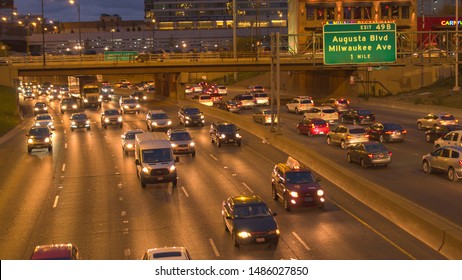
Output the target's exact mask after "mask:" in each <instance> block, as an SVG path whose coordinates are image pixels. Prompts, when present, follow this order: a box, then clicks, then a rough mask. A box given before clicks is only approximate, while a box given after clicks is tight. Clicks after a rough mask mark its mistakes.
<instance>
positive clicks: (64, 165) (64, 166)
mask: <svg viewBox="0 0 462 280" xmlns="http://www.w3.org/2000/svg"><path fill="white" fill-rule="evenodd" d="M64 170H66V164H65V163H63V167H62V168H61V171H62V172H64Z"/></svg>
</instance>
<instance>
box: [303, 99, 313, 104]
mask: <svg viewBox="0 0 462 280" xmlns="http://www.w3.org/2000/svg"><path fill="white" fill-rule="evenodd" d="M300 103H301V104H311V103H313V102H312V101H311V99H303V100H300Z"/></svg>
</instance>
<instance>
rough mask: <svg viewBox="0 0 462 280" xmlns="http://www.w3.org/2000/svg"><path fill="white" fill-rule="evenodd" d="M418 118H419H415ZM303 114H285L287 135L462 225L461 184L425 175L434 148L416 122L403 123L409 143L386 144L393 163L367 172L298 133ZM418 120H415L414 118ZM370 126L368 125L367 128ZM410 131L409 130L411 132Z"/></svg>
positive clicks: (394, 115) (387, 116)
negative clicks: (424, 163) (427, 156)
mask: <svg viewBox="0 0 462 280" xmlns="http://www.w3.org/2000/svg"><path fill="white" fill-rule="evenodd" d="M242 115H243V117H246V118H251V111H247V112H246V110H244V111H243V113H242ZM380 115H383V116H384V117H380V119H381V120H383V121H385V122H388V121H390V122H396V120H395V119H406V118H407V119H408V118H409V116H408V115H412V113H409V112H405V113H404V115H401V113H400V112H394V111H392V110H391V109H390V111H388V112H387V113H385V112H382V111H381V112H380ZM414 116H415V115H414ZM301 118H302V116H301V115H295V114H290V113H282V115H281V127H282V131H283V133H284V134H285V135H286V136H288V137H290V138H292V139H296V140H299V141H301V142H303V143H306V145H307V147H309V148H312V149H315V150H316V151H317V152H319V153H320V154H322V155H324V156H326V157H327V158H329V159H331V160H333V161H334V162H336V163H338V164H341V165H342V166H344V167H347V168H349V169H350V170H351V171H352V172H354V173H356V174H358V175H359V176H362V177H364V178H367V179H369V180H372V181H374V182H377V183H379V184H381V185H383V186H384V187H386V188H387V189H389V190H391V191H393V192H395V193H396V194H398V195H401V196H403V197H406V198H408V199H410V200H411V201H413V202H415V203H417V204H419V205H421V206H422V207H424V208H427V209H429V210H430V211H432V212H434V213H437V214H438V215H441V216H443V217H446V218H448V219H449V220H451V221H453V222H454V223H457V224H459V225H460V224H462V217H461V216H460V215H458V213H459V211H461V210H462V205H460V203H459V201H460V199H461V197H462V191H461V190H460V188H459V187H458V185H459V184H460V182H458V183H452V182H449V181H447V179H446V177H445V174H431V175H427V174H425V173H423V171H422V167H421V161H422V155H424V154H426V153H428V152H429V151H431V149H430V150H429V147H430V146H431V145H430V144H428V143H427V142H426V141H425V140H424V136H423V135H422V134H423V133H424V132H423V131H418V130H417V128H416V127H415V124H414V125H412V126H411V123H415V121H408V122H407V123H404V124H402V125H403V127H404V128H405V129H407V130H408V131H409V133H408V135H407V137H406V140H405V141H404V142H402V143H385V146H387V147H388V148H389V149H390V150H391V151H392V153H393V162H392V164H390V165H389V166H387V167H386V168H383V167H369V168H367V169H363V168H361V167H359V165H358V164H356V163H352V164H348V162H347V160H346V151H345V150H342V149H340V148H339V146H338V145H332V146H329V145H327V144H326V137H325V136H314V137H307V136H306V135H299V134H298V133H297V132H296V125H297V123H298V122H300V119H301ZM412 118H413V119H414V117H412ZM364 127H367V126H364ZM408 128H409V129H408Z"/></svg>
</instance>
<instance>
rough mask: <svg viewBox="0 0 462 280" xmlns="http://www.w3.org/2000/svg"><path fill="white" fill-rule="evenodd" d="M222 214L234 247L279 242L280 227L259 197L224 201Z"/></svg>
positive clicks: (240, 197) (235, 198) (244, 197)
mask: <svg viewBox="0 0 462 280" xmlns="http://www.w3.org/2000/svg"><path fill="white" fill-rule="evenodd" d="M221 214H222V216H223V223H224V225H225V230H226V231H229V232H231V236H232V238H233V243H234V246H236V247H239V245H241V244H249V243H265V242H271V243H274V244H277V243H278V241H279V226H278V224H277V222H276V220H275V219H274V216H275V215H276V213H272V212H271V210H270V209H269V208H268V206H267V205H266V203H265V202H264V201H263V200H262V199H261V198H260V197H259V196H232V197H229V198H228V199H227V200H225V201H223V204H222V210H221Z"/></svg>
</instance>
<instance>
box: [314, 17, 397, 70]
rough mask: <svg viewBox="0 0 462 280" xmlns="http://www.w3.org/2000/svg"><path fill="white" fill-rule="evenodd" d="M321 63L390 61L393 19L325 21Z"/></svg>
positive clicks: (393, 46) (393, 49)
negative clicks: (384, 20)
mask: <svg viewBox="0 0 462 280" xmlns="http://www.w3.org/2000/svg"><path fill="white" fill-rule="evenodd" d="M323 42H324V44H323V45H324V64H327V65H329V64H367V63H393V62H395V61H396V24H395V23H353V24H325V25H324V26H323Z"/></svg>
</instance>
